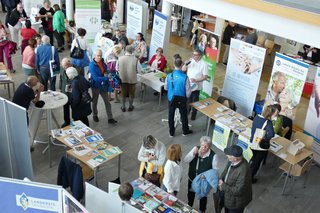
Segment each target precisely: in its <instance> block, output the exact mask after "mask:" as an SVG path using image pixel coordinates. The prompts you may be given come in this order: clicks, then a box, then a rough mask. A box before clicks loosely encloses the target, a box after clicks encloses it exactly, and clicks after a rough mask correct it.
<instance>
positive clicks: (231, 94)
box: [222, 39, 266, 117]
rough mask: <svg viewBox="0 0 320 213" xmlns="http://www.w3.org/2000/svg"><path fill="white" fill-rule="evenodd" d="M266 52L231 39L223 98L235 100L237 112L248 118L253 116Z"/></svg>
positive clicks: (260, 48)
mask: <svg viewBox="0 0 320 213" xmlns="http://www.w3.org/2000/svg"><path fill="white" fill-rule="evenodd" d="M265 52H266V49H264V48H262V47H258V46H255V45H253V44H249V43H246V42H244V41H241V40H237V39H231V44H230V52H229V60H228V65H227V70H226V75H225V79H224V84H223V90H222V96H224V97H226V98H229V99H231V100H233V101H234V102H235V103H236V105H237V112H239V113H240V114H242V115H244V116H246V117H248V116H251V115H252V110H253V106H254V102H255V100H256V95H257V91H258V86H259V82H260V77H261V73H262V68H263V62H264V58H265Z"/></svg>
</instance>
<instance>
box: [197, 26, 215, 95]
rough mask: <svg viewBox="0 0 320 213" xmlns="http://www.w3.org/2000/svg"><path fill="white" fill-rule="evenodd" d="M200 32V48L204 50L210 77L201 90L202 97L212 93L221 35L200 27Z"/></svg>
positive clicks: (204, 58)
mask: <svg viewBox="0 0 320 213" xmlns="http://www.w3.org/2000/svg"><path fill="white" fill-rule="evenodd" d="M198 30H199V32H200V36H199V42H198V44H197V45H198V49H199V50H200V51H201V52H202V54H203V57H202V59H203V60H204V61H205V62H206V63H207V64H208V79H207V80H206V81H204V82H203V84H202V90H201V91H200V99H205V98H209V97H211V95H212V88H213V80H214V74H215V73H216V64H217V61H218V59H217V56H218V51H219V50H218V44H219V39H220V37H219V35H217V34H214V33H213V32H211V31H208V30H206V29H203V28H201V27H199V28H198Z"/></svg>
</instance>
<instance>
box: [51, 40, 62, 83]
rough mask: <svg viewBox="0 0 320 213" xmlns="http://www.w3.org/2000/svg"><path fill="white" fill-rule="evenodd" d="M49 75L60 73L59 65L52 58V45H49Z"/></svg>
mask: <svg viewBox="0 0 320 213" xmlns="http://www.w3.org/2000/svg"><path fill="white" fill-rule="evenodd" d="M49 66H50V76H51V77H54V76H56V75H58V74H59V73H60V66H58V64H57V62H56V61H55V60H54V46H51V60H50V61H49Z"/></svg>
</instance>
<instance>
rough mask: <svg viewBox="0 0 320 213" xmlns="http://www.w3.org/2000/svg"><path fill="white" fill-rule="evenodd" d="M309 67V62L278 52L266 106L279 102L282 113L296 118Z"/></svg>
mask: <svg viewBox="0 0 320 213" xmlns="http://www.w3.org/2000/svg"><path fill="white" fill-rule="evenodd" d="M308 69H309V65H308V64H306V63H304V62H302V61H298V60H296V59H293V58H290V57H288V56H285V55H283V54H280V53H276V57H275V60H274V64H273V68H272V73H271V79H270V82H269V86H268V91H267V97H266V101H265V106H268V105H270V104H274V103H275V102H277V103H279V104H280V105H281V112H280V114H281V115H284V116H287V117H288V118H291V119H292V120H294V118H295V112H296V108H297V106H298V104H299V102H300V98H301V94H302V90H303V86H304V83H305V81H306V77H307V73H308Z"/></svg>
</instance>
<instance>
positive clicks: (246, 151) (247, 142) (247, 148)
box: [236, 135, 253, 162]
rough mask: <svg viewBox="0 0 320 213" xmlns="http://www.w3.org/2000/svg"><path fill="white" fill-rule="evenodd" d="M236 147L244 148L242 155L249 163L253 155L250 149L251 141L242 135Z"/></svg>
mask: <svg viewBox="0 0 320 213" xmlns="http://www.w3.org/2000/svg"><path fill="white" fill-rule="evenodd" d="M236 145H238V146H240V147H241V148H242V150H243V152H242V155H243V157H244V158H245V159H246V160H247V161H248V162H249V161H250V159H251V158H252V155H253V153H252V150H251V149H250V140H249V139H247V138H245V137H243V136H242V135H239V137H238V142H237V144H236Z"/></svg>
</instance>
